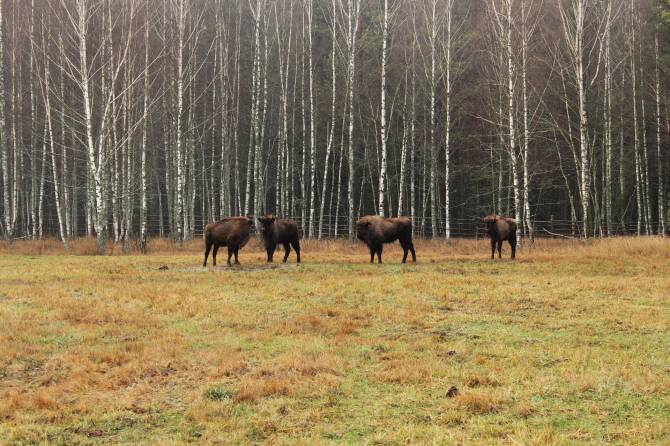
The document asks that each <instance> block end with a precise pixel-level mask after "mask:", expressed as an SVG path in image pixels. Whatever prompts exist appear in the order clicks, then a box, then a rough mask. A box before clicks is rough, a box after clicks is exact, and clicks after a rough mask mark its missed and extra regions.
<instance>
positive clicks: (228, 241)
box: [202, 217, 254, 266]
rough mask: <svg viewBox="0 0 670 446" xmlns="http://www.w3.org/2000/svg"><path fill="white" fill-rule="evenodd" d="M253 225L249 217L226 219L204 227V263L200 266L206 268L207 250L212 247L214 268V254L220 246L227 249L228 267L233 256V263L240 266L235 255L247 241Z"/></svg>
mask: <svg viewBox="0 0 670 446" xmlns="http://www.w3.org/2000/svg"><path fill="white" fill-rule="evenodd" d="M253 224H254V221H253V219H251V218H249V217H228V218H224V219H223V220H219V221H217V222H214V223H209V224H208V225H207V226H205V233H204V234H203V238H204V239H205V261H204V262H203V263H202V266H207V257H208V256H209V250H210V249H211V248H212V247H214V251H212V262H213V264H214V266H216V253H217V252H218V250H219V247H220V246H226V247H228V266H232V265H231V264H230V258H231V257H232V255H233V254H235V263H236V264H238V265H239V264H240V261H239V260H238V258H237V254H238V253H239V251H240V248H242V247H243V246H244V245H246V244H247V242H248V241H249V231H250V229H251V226H252V225H253Z"/></svg>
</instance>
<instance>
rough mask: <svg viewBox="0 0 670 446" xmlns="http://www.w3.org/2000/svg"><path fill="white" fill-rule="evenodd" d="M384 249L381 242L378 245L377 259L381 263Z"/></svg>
mask: <svg viewBox="0 0 670 446" xmlns="http://www.w3.org/2000/svg"><path fill="white" fill-rule="evenodd" d="M383 249H384V245H383V244H382V243H380V244H379V245H377V261H378V262H379V263H382V250H383Z"/></svg>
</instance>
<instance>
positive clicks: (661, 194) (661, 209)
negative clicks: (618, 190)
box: [654, 33, 666, 236]
mask: <svg viewBox="0 0 670 446" xmlns="http://www.w3.org/2000/svg"><path fill="white" fill-rule="evenodd" d="M658 52H659V51H658V33H655V34H654V60H655V65H654V74H655V80H656V91H655V93H656V160H657V162H656V165H657V176H658V191H657V196H658V197H657V198H658V229H657V230H658V233H659V234H661V235H663V236H665V233H666V226H665V217H666V215H665V178H664V177H663V157H662V154H661V81H660V77H659V74H658V71H659V70H658V59H659V56H658Z"/></svg>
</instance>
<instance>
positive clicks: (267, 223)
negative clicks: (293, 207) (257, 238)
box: [258, 214, 276, 234]
mask: <svg viewBox="0 0 670 446" xmlns="http://www.w3.org/2000/svg"><path fill="white" fill-rule="evenodd" d="M275 220H276V218H275V216H274V215H272V214H268V215H263V216H261V217H258V222H259V223H260V224H261V231H262V232H263V233H264V234H267V233H268V232H270V229H272V224H273V223H274V222H275Z"/></svg>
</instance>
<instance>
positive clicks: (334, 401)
mask: <svg viewBox="0 0 670 446" xmlns="http://www.w3.org/2000/svg"><path fill="white" fill-rule="evenodd" d="M416 245H417V255H418V260H419V263H417V264H415V265H413V264H407V265H401V264H399V260H400V258H401V250H400V248H399V247H398V246H388V247H387V248H386V249H385V257H384V259H385V262H386V263H385V264H384V265H369V264H367V261H368V260H369V258H368V254H367V252H366V249H365V248H364V247H363V246H362V245H360V244H354V245H351V244H349V243H348V242H344V241H324V242H313V241H305V242H304V263H303V264H302V265H299V266H298V265H296V264H295V263H290V264H287V265H282V264H273V265H267V264H266V263H265V262H264V253H263V251H262V250H261V249H260V246H259V245H258V243H257V242H256V241H253V242H252V243H250V245H249V246H248V247H245V248H244V249H243V250H242V251H241V253H240V261H241V262H242V266H241V267H235V268H227V267H217V268H211V267H210V268H207V269H204V268H201V267H200V266H199V265H200V264H201V262H202V257H201V256H202V241H201V240H195V241H193V242H192V243H189V244H187V245H186V246H185V248H184V250H182V251H180V250H176V249H175V247H174V245H173V244H171V243H170V242H169V241H165V240H154V241H152V243H151V244H150V254H149V255H146V256H143V255H138V254H137V253H136V252H134V251H131V252H130V253H129V255H121V254H123V253H122V252H121V250H120V249H119V248H118V247H117V248H112V247H111V246H110V248H109V252H110V254H113V255H111V256H104V257H94V256H86V255H83V254H87V253H91V252H94V250H95V245H94V241H92V240H76V241H73V242H72V244H71V246H72V250H71V252H70V253H69V254H67V255H63V252H62V247H61V245H60V244H59V243H58V242H57V241H56V240H49V241H25V242H15V243H13V244H11V245H9V244H6V243H2V244H0V321H1V322H0V444H5V443H6V444H35V443H43V444H109V443H115V444H118V443H125V444H183V443H198V444H208V443H209V444H220V443H225V444H240V443H242V444H246V443H249V444H252V443H262V442H267V443H270V444H310V445H311V444H330V443H343V444H360V443H364V444H365V443H379V444H408V443H411V444H417V443H419V444H421V443H424V444H426V443H427V444H462V443H465V444H486V445H488V444H538V445H539V444H596V443H600V444H602V443H614V444H668V443H670V421H669V419H670V418H669V416H668V414H669V413H670V399H669V397H668V396H669V395H670V372H669V370H670V369H669V367H670V362H669V360H668V351H670V336H669V335H668V333H669V332H670V301H668V296H670V262H669V261H668V260H670V242H669V241H668V240H665V239H661V238H616V239H608V240H592V241H586V242H584V241H579V240H545V239H540V240H538V242H537V244H536V247H535V249H534V250H533V251H530V250H528V249H527V248H526V249H524V250H522V251H520V252H519V260H518V261H516V262H512V261H510V260H509V259H503V261H498V260H496V261H494V262H492V261H490V260H488V253H489V251H488V243H487V241H486V240H453V241H452V242H451V243H447V242H444V241H427V240H418V241H417V243H416ZM505 254H507V256H509V252H508V250H507V249H506V252H504V253H503V255H505ZM290 259H291V261H292V262H294V257H291V258H290ZM165 267H167V269H165ZM451 386H456V387H458V389H459V392H458V395H456V396H454V397H453V398H451V397H449V396H448V395H447V391H448V389H449V388H450V387H451Z"/></svg>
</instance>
